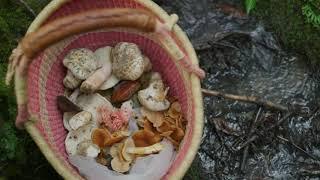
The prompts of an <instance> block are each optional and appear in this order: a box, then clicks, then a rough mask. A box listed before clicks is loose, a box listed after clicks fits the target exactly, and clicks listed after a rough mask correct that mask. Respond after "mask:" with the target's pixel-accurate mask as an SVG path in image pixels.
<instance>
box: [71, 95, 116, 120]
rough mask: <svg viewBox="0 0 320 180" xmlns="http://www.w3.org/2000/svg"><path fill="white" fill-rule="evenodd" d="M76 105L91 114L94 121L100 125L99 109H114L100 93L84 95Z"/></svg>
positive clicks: (78, 99)
mask: <svg viewBox="0 0 320 180" xmlns="http://www.w3.org/2000/svg"><path fill="white" fill-rule="evenodd" d="M76 104H77V105H78V106H80V107H81V108H82V109H83V110H85V111H88V112H90V113H91V114H92V121H93V122H95V123H98V118H99V112H98V109H99V107H105V108H108V109H113V106H112V104H111V103H110V102H109V101H108V100H107V99H106V98H104V97H103V96H101V95H100V94H98V93H94V94H82V95H80V96H79V97H78V98H77V100H76Z"/></svg>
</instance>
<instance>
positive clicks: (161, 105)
mask: <svg viewBox="0 0 320 180" xmlns="http://www.w3.org/2000/svg"><path fill="white" fill-rule="evenodd" d="M167 92H168V88H167V89H164V84H163V82H162V81H161V80H155V81H153V82H151V84H150V85H149V87H148V88H146V89H144V90H141V91H139V92H138V98H139V101H140V103H141V104H142V105H143V106H144V107H146V108H147V109H149V110H151V111H163V110H166V109H168V108H169V106H170V102H169V101H168V100H167V99H166V95H167Z"/></svg>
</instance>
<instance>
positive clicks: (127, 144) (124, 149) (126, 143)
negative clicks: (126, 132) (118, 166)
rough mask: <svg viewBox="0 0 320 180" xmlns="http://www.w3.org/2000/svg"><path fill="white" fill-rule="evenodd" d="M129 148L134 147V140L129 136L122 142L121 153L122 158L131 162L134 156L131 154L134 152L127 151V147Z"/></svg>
mask: <svg viewBox="0 0 320 180" xmlns="http://www.w3.org/2000/svg"><path fill="white" fill-rule="evenodd" d="M131 148H135V145H134V141H133V140H132V139H131V138H127V139H126V140H125V141H124V143H123V147H122V150H121V153H122V157H123V159H124V160H126V161H129V162H132V161H133V160H134V158H135V156H134V155H133V154H136V153H131V152H129V149H131ZM137 154H138V153H137Z"/></svg>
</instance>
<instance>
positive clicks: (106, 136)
mask: <svg viewBox="0 0 320 180" xmlns="http://www.w3.org/2000/svg"><path fill="white" fill-rule="evenodd" d="M128 136H129V133H128V132H126V131H118V132H115V133H113V134H111V133H110V132H109V131H108V130H107V129H102V128H97V129H95V130H94V131H93V133H92V135H91V139H92V142H93V143H94V144H96V145H98V146H99V147H100V148H105V147H106V146H112V145H113V144H115V143H118V142H120V141H122V140H123V139H124V138H126V137H128Z"/></svg>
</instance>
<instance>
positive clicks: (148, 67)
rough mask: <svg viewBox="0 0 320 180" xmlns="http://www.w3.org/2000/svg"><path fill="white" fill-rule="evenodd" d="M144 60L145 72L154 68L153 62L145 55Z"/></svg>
mask: <svg viewBox="0 0 320 180" xmlns="http://www.w3.org/2000/svg"><path fill="white" fill-rule="evenodd" d="M143 61H144V72H149V71H151V69H152V64H151V62H150V59H149V58H148V57H147V56H145V55H143Z"/></svg>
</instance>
